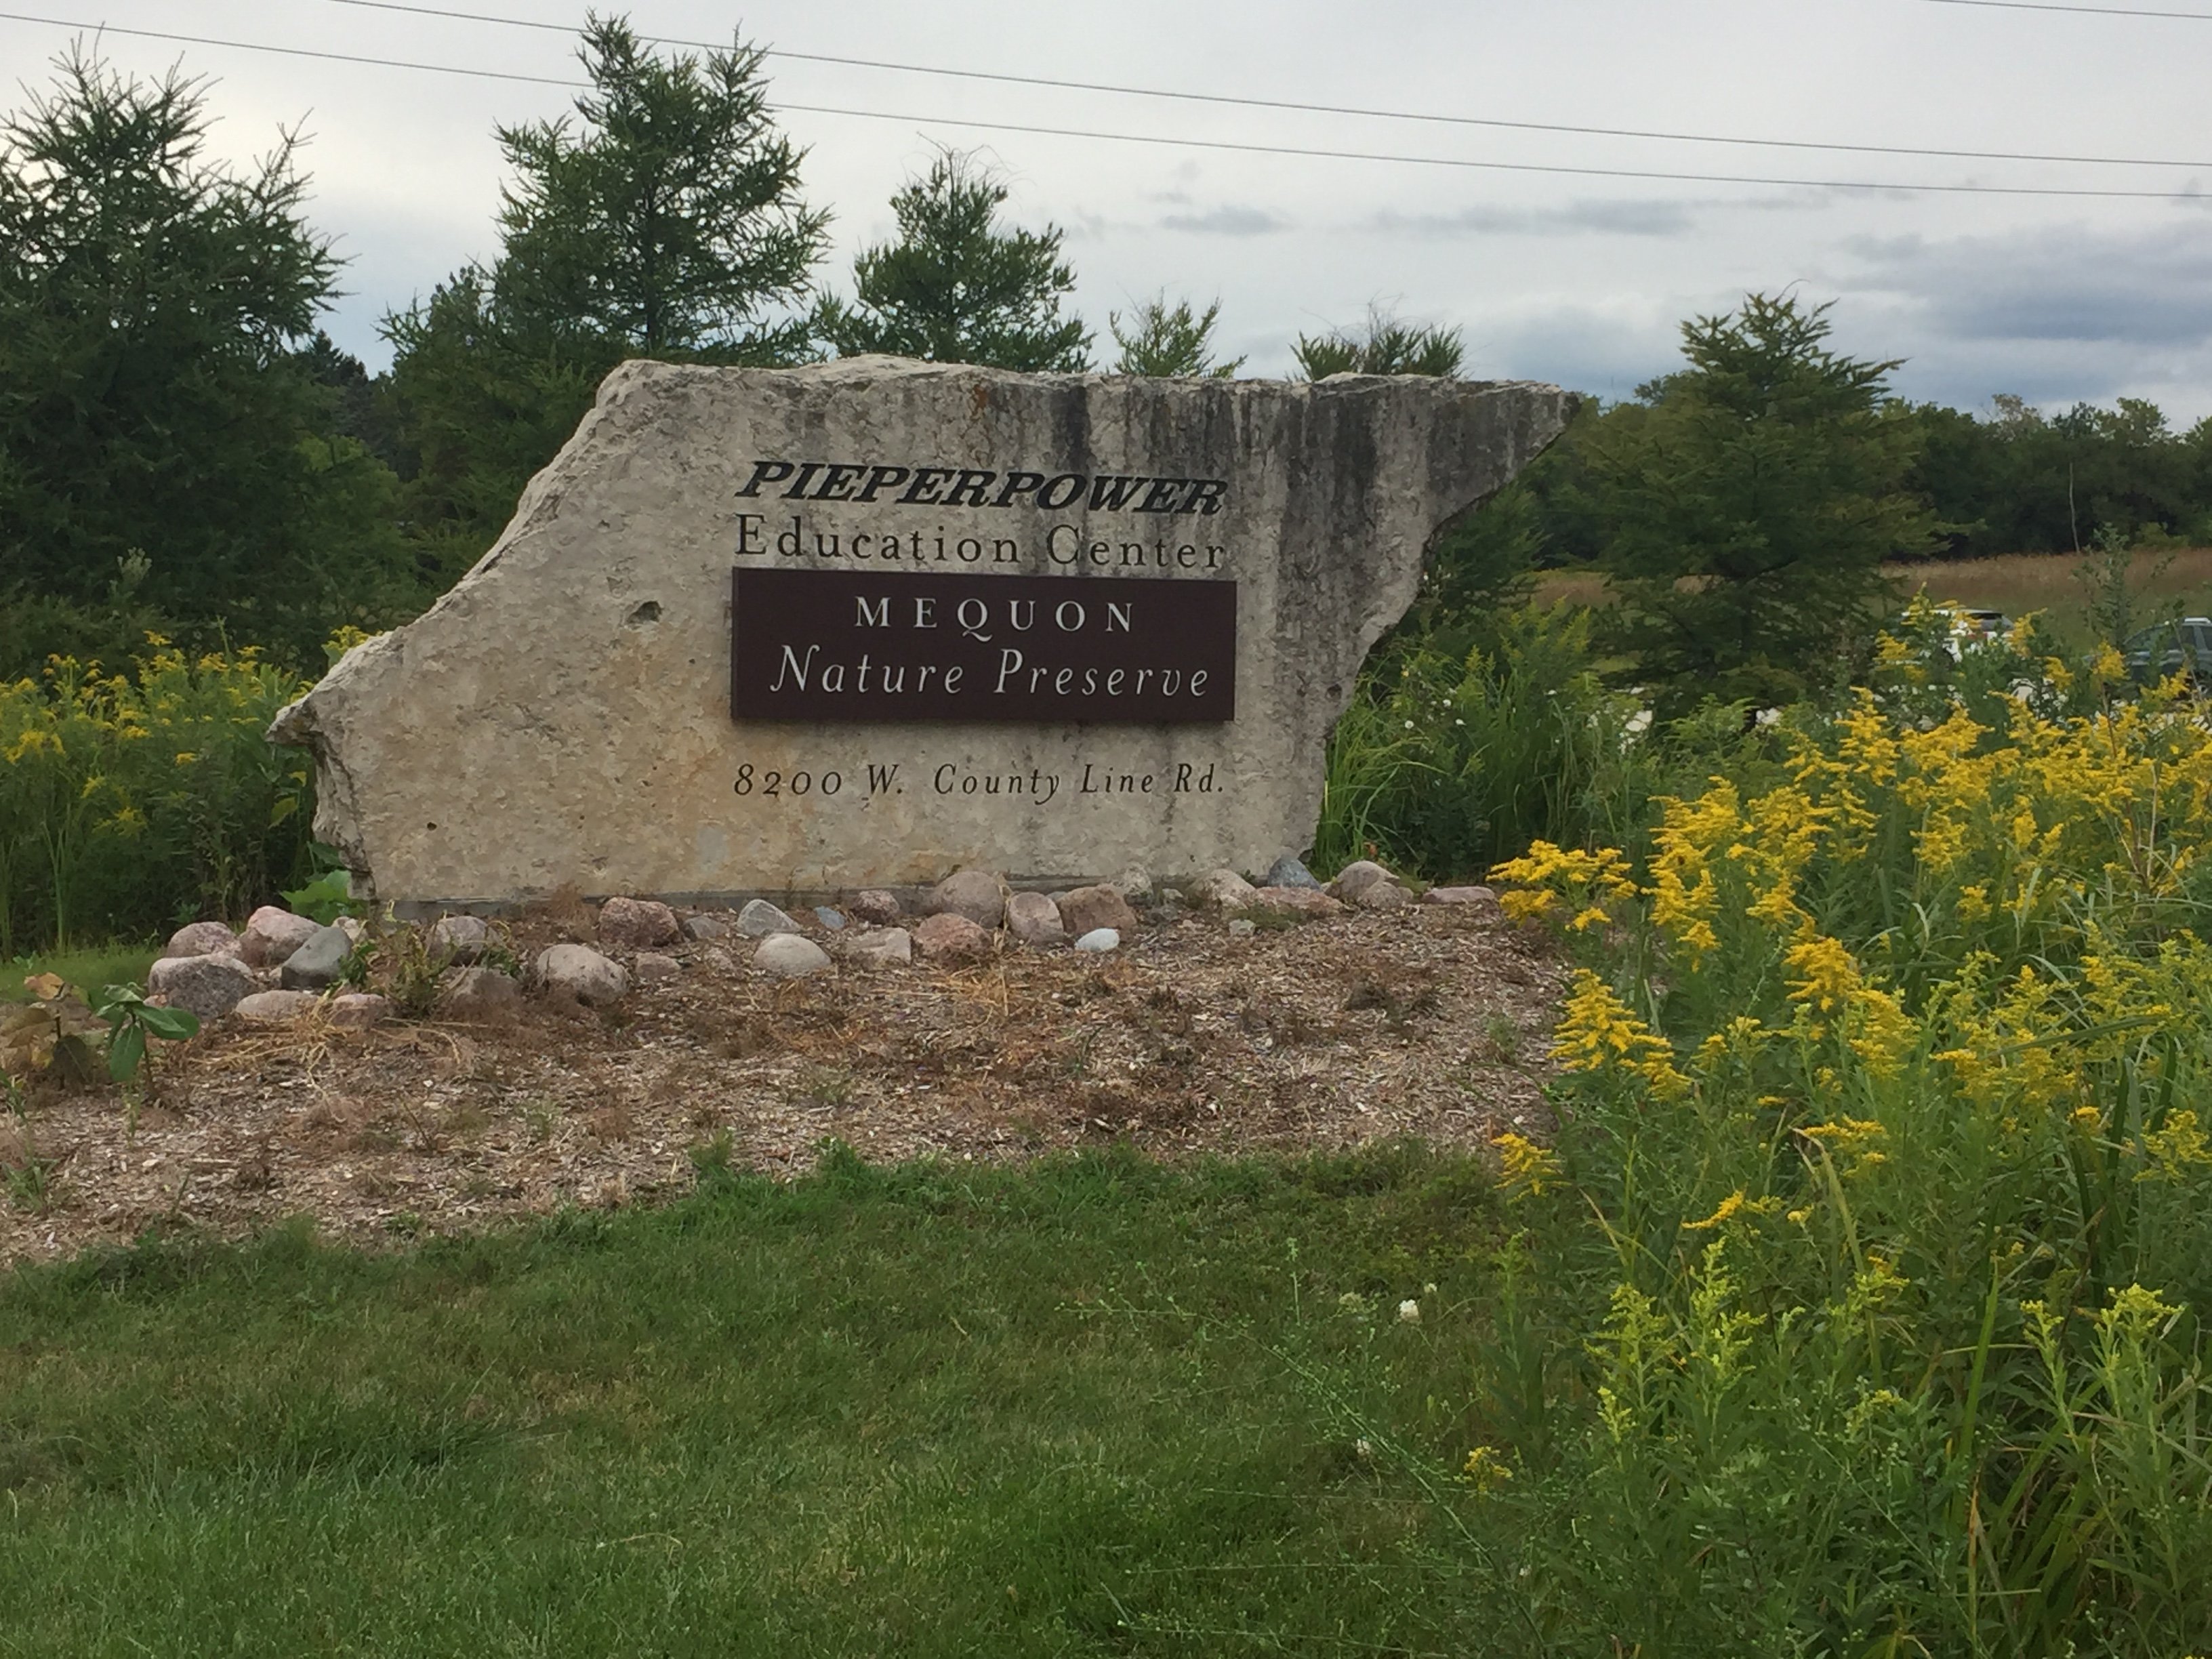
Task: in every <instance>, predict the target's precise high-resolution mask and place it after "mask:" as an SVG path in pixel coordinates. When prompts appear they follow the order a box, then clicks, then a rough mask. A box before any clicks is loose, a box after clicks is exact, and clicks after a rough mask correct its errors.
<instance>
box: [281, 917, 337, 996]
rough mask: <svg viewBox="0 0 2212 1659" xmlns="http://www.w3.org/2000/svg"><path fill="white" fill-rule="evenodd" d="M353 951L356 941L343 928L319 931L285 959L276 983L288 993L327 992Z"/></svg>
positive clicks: (308, 937)
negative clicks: (346, 934)
mask: <svg viewBox="0 0 2212 1659" xmlns="http://www.w3.org/2000/svg"><path fill="white" fill-rule="evenodd" d="M352 951H353V941H352V940H351V939H348V938H347V937H346V936H345V930H344V929H343V928H342V927H318V928H316V929H315V931H314V932H313V933H310V934H308V935H307V939H306V940H305V941H304V942H303V943H302V944H301V945H300V947H299V949H297V950H296V951H293V952H292V953H291V954H290V955H289V956H288V957H285V958H284V965H283V967H282V968H281V969H278V970H277V976H276V980H277V983H278V984H280V985H282V986H283V987H284V988H285V989H286V990H288V991H322V990H327V989H328V988H329V987H331V986H332V985H334V984H336V983H337V977H338V975H340V974H342V973H343V972H344V971H345V961H346V957H348V956H349V955H350V954H352Z"/></svg>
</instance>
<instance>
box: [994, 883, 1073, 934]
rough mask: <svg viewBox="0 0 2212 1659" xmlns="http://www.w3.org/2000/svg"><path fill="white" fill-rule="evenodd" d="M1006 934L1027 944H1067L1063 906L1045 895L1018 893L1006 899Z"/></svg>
mask: <svg viewBox="0 0 2212 1659" xmlns="http://www.w3.org/2000/svg"><path fill="white" fill-rule="evenodd" d="M1006 931H1007V932H1008V933H1012V935H1013V936H1014V937H1015V938H1016V939H1019V940H1021V942H1022V943H1023V944H1024V945H1064V944H1066V942H1067V928H1066V925H1065V924H1064V923H1062V922H1061V921H1060V907H1059V906H1058V905H1057V904H1054V902H1052V901H1051V900H1050V899H1049V898H1047V897H1046V896H1044V895H1043V894H1042V893H1016V894H1014V895H1012V896H1011V897H1009V898H1008V899H1007V900H1006Z"/></svg>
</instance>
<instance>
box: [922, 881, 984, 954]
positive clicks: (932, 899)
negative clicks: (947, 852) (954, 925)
mask: <svg viewBox="0 0 2212 1659" xmlns="http://www.w3.org/2000/svg"><path fill="white" fill-rule="evenodd" d="M929 908H931V909H932V910H933V911H935V912H936V913H937V914H939V915H956V916H965V917H967V918H968V920H969V921H972V922H974V923H975V925H976V926H977V927H986V928H987V927H997V926H998V925H999V924H1000V922H1001V921H1004V920H1005V919H1006V881H1005V878H1002V877H1001V876H1000V874H999V873H998V872H997V871H995V870H956V871H954V872H952V873H951V875H949V876H947V877H945V879H944V880H943V881H940V882H939V883H938V884H937V885H936V886H935V887H933V888H932V889H931V890H930V894H929ZM917 937H919V935H917ZM927 950H928V947H927V945H924V946H923V951H924V953H925V954H927Z"/></svg>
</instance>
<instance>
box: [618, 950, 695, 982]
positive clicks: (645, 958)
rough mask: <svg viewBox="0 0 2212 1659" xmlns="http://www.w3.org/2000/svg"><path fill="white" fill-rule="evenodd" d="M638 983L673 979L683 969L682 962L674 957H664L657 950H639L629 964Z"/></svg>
mask: <svg viewBox="0 0 2212 1659" xmlns="http://www.w3.org/2000/svg"><path fill="white" fill-rule="evenodd" d="M630 967H631V970H632V971H633V972H635V974H636V975H637V982H638V983H639V984H640V985H658V984H659V983H660V982H661V981H663V980H668V979H675V978H676V977H678V975H681V974H682V973H683V971H684V964H683V963H680V962H678V961H677V959H676V958H675V957H664V956H662V955H661V954H660V953H659V951H640V952H639V953H638V957H637V960H636V961H635V962H634V963H631V964H630Z"/></svg>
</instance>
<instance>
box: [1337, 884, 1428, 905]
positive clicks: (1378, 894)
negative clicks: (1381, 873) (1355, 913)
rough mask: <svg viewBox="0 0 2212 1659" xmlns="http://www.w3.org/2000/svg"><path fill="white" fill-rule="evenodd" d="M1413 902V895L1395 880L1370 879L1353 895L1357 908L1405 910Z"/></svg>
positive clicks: (1353, 901)
mask: <svg viewBox="0 0 2212 1659" xmlns="http://www.w3.org/2000/svg"><path fill="white" fill-rule="evenodd" d="M1412 903H1413V895H1412V894H1411V893H1409V892H1407V890H1405V889H1404V888H1402V887H1401V886H1399V885H1398V884H1397V883H1396V882H1395V881H1370V882H1369V883H1368V884H1366V885H1365V886H1364V887H1362V888H1361V889H1360V890H1358V892H1357V893H1355V894H1353V895H1352V908H1354V909H1355V910H1403V909H1405V908H1407V907H1408V906H1410V905H1411V904H1412Z"/></svg>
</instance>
